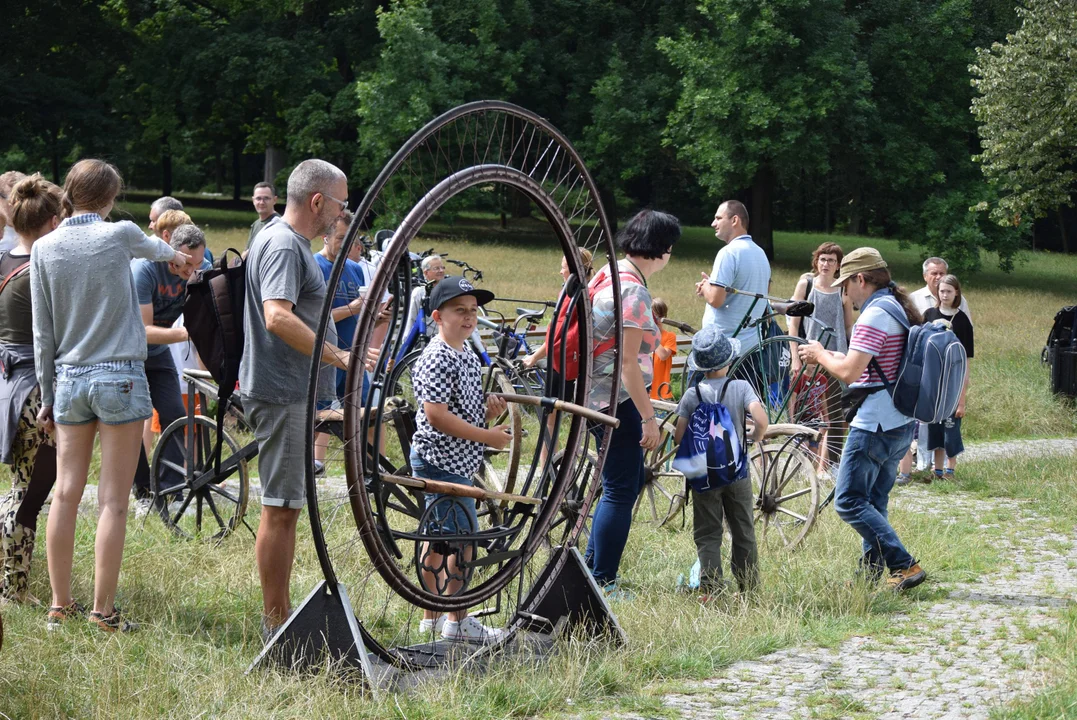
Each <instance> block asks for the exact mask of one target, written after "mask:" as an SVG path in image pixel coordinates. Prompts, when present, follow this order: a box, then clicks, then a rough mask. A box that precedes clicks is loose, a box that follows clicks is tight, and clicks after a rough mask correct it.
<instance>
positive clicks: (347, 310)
mask: <svg viewBox="0 0 1077 720" xmlns="http://www.w3.org/2000/svg"><path fill="white" fill-rule="evenodd" d="M363 302H364V300H363V298H362V297H357V298H355V299H354V300H352V301H351V302H349V303H348V304H347V305H341V306H340V307H335V308H333V312H332V313H331V314H332V316H333V322H340V321H341V320H343V319H344V318H350V317H354V316H356V315H358V314H359V311H360V310H362V309H363Z"/></svg>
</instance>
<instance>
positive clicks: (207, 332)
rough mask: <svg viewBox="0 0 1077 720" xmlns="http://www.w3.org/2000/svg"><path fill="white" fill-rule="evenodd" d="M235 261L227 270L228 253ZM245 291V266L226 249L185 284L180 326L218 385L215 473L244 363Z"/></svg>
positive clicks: (240, 257) (218, 469) (217, 468)
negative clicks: (228, 411) (230, 402)
mask: <svg viewBox="0 0 1077 720" xmlns="http://www.w3.org/2000/svg"><path fill="white" fill-rule="evenodd" d="M229 252H232V253H235V254H236V256H237V257H238V258H239V259H238V261H237V262H236V263H235V264H234V265H232V266H231V267H229V265H228V253H229ZM246 290H247V278H246V263H245V262H244V260H243V257H242V256H241V255H240V254H239V251H238V250H235V249H233V248H228V250H225V251H224V252H223V253H221V257H220V259H219V260H218V261H217V263H216V264H215V265H214V266H213V267H211V268H210V269H208V270H202V271H199V272H198V273H196V274H195V275H194V277H192V278H191V280H190V281H189V282H188V283H187V299H186V300H185V301H184V303H183V325H184V327H186V328H187V335H188V336H189V337H190V338H191V342H193V343H194V346H195V349H196V350H198V356H199V357H200V358H201V359H202V364H203V365H205V366H206V370H208V371H209V374H210V375H212V376H213V379H214V381H215V382H216V383H217V447H216V448H215V449H214V458H215V462H214V467H215V471H216V472H219V471H220V462H221V441H222V440H223V438H224V432H223V423H224V413H225V410H226V409H227V405H228V399H229V398H230V397H232V393H233V392H234V391H235V389H236V383H237V382H238V381H239V363H240V361H241V360H242V359H243V306H244V302H245V296H246Z"/></svg>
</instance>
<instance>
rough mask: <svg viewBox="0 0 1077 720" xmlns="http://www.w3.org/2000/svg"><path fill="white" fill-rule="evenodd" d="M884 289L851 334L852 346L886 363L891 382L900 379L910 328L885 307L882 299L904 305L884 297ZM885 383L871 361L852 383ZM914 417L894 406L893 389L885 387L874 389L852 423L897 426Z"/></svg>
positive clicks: (868, 427) (870, 427)
mask: <svg viewBox="0 0 1077 720" xmlns="http://www.w3.org/2000/svg"><path fill="white" fill-rule="evenodd" d="M884 292H887V291H880V292H879V293H876V294H875V295H873V296H872V297H871V298H870V299H869V301H868V302H867V303H865V305H866V307H865V308H864V309H863V311H862V312H861V313H860V317H859V318H858V319H857V321H856V324H855V325H853V334H852V337H850V338H849V350H859V351H860V352H863V353H867V354H868V355H872V356H874V357H875V360H876V361H877V362H878V363H879V366H880V367H882V370H883V373H884V374H885V375H886V379H887V380H889V381H890V382H891V383H892V382H894V381H895V380H896V379H897V374H898V368H899V367H900V365H901V357H902V355H903V354H904V352H905V338H906V336H907V335H908V330H906V329H905V326H903V325H902V324H901V323H900V322H898V321H897V320H896V319H894V317H893V316H892V315H891V314H890V313H888V312H887V311H886V310H884V309H883V307H882V303H884V302H886V303H887V304H890V305H891V307H893V306H897V309H898V310H899V311H900V305H898V303H897V301H896V300H894V299H893V298H890V297H886V298H883V297H880V295H881V293H884ZM882 384H883V381H882V378H881V377H879V375H878V373H877V372H876V371H875V369H874V368H872V367H871V365H868V367H867V369H866V370H865V371H864V372H863V374H861V375H860V377H859V378H857V379H856V382H854V383H853V384H852V385H851V387H878V386H880V385H882ZM911 421H912V418H909V417H907V416H905V415H902V414H901V413H900V412H898V411H897V409H896V408H895V407H894V401H893V399H892V398H891V397H890V393H889V392H887V391H885V390H883V391H881V392H877V393H873V394H872V395H870V396H869V397H868V399H867V400H866V401H864V405H863V406H862V407H861V408H860V411H859V412H857V414H856V417H855V418H854V419H853V422H852V426H853V427H855V428H860V429H862V430H867V431H869V432H875V431H876V430H878V429H880V428H881V429H882V430H883V431H887V430H893V429H894V428H897V427H901V426H903V425H906V424H907V423H909V422H911Z"/></svg>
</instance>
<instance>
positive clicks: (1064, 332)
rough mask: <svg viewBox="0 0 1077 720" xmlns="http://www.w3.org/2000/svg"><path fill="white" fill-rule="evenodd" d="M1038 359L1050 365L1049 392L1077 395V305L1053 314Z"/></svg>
mask: <svg viewBox="0 0 1077 720" xmlns="http://www.w3.org/2000/svg"><path fill="white" fill-rule="evenodd" d="M1040 360H1042V361H1043V363H1044V364H1049V365H1050V366H1051V392H1053V393H1061V394H1063V395H1068V396H1070V397H1077V305H1070V306H1069V307H1064V308H1062V309H1061V310H1059V311H1058V312H1057V313H1056V314H1055V322H1054V324H1053V325H1052V326H1051V332H1050V333H1049V334H1048V335H1047V344H1046V345H1044V347H1043V352H1042V353H1041V354H1040Z"/></svg>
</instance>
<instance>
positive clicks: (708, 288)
mask: <svg viewBox="0 0 1077 720" xmlns="http://www.w3.org/2000/svg"><path fill="white" fill-rule="evenodd" d="M700 275H702V276H703V279H702V280H700V281H699V282H697V283H696V295H698V296H699V297H701V298H703V299H704V300H706V301H707V304H708V305H710V306H711V307H713V308H720V307H722V306H723V305H725V300H726V295H727V292H726V289H725V286H724V285H718V284H716V283H715V282H714V281H713V280H711V279H710V276H709V275H707V273H705V272H700Z"/></svg>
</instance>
